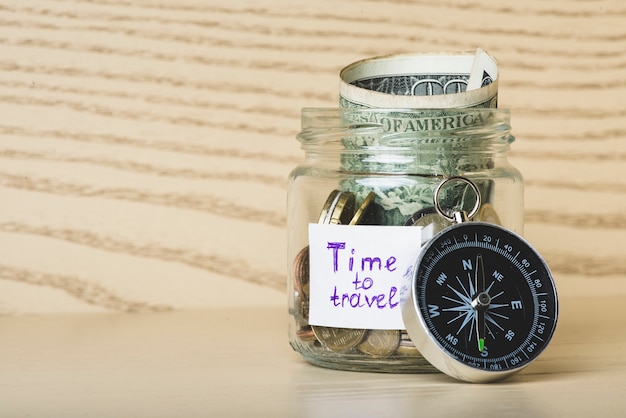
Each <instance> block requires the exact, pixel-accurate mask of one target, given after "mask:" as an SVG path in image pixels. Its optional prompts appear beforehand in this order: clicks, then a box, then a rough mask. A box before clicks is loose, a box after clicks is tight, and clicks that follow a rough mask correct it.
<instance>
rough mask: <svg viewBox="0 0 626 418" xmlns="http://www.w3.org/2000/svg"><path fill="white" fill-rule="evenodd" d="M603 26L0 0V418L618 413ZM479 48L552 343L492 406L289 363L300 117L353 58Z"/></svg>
mask: <svg viewBox="0 0 626 418" xmlns="http://www.w3.org/2000/svg"><path fill="white" fill-rule="evenodd" d="M625 22H626V3H624V2H623V1H621V0H613V1H611V0H607V1H583V0H580V1H571V0H553V1H549V2H546V1H541V0H528V1H512V0H505V1H500V2H493V1H487V0H465V1H458V2H457V1H453V0H443V1H437V2H427V1H421V0H417V1H403V0H388V1H366V0H361V1H359V0H354V1H352V0H339V1H330V0H321V1H316V2H311V1H301V0H296V1H291V0H290V1H288V0H260V1H252V0H243V1H236V2H235V1H225V0H212V1H210V2H208V1H200V0H180V1H174V0H169V1H166V0H163V1H159V0H146V1H136V2H130V1H121V0H98V1H92V0H55V1H52V0H50V1H47V0H38V1H28V2H26V1H1V2H0V115H2V116H1V117H0V341H1V343H0V415H2V416H4V415H6V414H3V412H4V411H16V413H15V414H9V415H10V416H19V413H18V412H19V411H22V412H24V414H23V415H26V412H29V411H30V412H32V414H31V415H30V416H38V415H40V416H45V411H46V410H49V411H53V412H55V413H56V412H58V414H57V415H58V416H71V415H62V414H61V413H62V412H63V411H66V410H72V411H77V409H76V408H77V407H78V406H81V405H84V406H86V407H90V408H91V409H84V410H83V412H85V411H87V412H88V413H87V412H85V413H84V414H80V416H89V415H90V414H91V415H93V416H107V415H111V416H113V415H117V416H119V415H131V413H133V412H137V414H136V416H140V415H144V416H147V415H150V416H156V415H159V413H160V411H163V413H161V415H164V416H165V415H167V414H166V413H165V412H173V411H175V410H176V408H179V410H180V411H183V412H190V413H188V414H178V415H181V416H183V415H187V416H194V414H195V415H207V414H202V413H201V412H206V411H210V410H211V409H210V408H211V405H213V403H212V402H217V404H216V405H218V406H216V407H215V408H218V409H217V410H218V411H219V412H222V413H223V414H222V415H227V414H226V412H228V409H227V406H226V404H225V403H224V402H225V399H226V398H225V397H226V396H228V397H230V398H233V397H235V396H236V401H233V403H234V404H235V405H236V409H235V410H236V411H251V410H256V409H255V408H257V407H258V408H262V409H261V410H262V411H269V410H271V406H272V405H274V404H272V402H274V401H275V402H276V407H277V408H279V407H280V408H283V409H280V411H279V413H277V414H276V416H280V415H295V414H294V413H293V409H290V408H296V410H297V411H301V410H302V411H304V412H303V413H302V414H300V415H311V416H315V415H322V412H328V410H329V409H327V408H331V407H335V406H336V407H338V408H339V407H341V408H344V407H345V408H349V407H352V406H353V407H355V408H357V409H358V408H361V409H362V410H367V411H370V410H375V411H383V412H384V411H386V410H387V409H386V408H389V410H393V411H395V412H398V415H408V414H409V413H411V412H413V409H415V408H418V407H423V408H425V409H426V410H428V411H439V409H438V408H444V410H442V412H441V414H442V415H452V414H453V412H456V411H467V409H466V408H465V403H467V405H470V406H473V407H474V408H476V409H478V410H482V409H481V408H482V407H483V406H484V405H485V404H484V402H485V401H484V399H486V398H485V396H490V395H492V394H496V395H497V397H498V398H502V399H508V400H509V401H510V402H511V403H510V405H509V406H510V408H511V409H507V408H509V406H507V404H504V403H502V404H499V406H498V407H497V408H504V409H494V411H500V410H502V411H505V410H506V411H509V412H511V411H513V412H514V411H517V410H519V408H522V409H523V410H524V411H526V412H528V415H532V416H550V417H552V416H558V414H557V413H556V411H557V409H555V408H557V407H558V408H563V409H562V411H564V412H563V413H562V414H561V415H562V416H576V415H577V414H578V415H582V413H583V412H585V413H587V415H589V414H595V415H600V416H611V415H613V416H616V415H619V414H616V413H615V412H616V411H617V409H618V408H621V409H620V410H624V406H625V404H624V400H623V396H621V395H619V393H623V392H624V386H625V379H626V378H625V374H624V334H626V332H625V331H626V326H625V325H624V322H623V320H622V319H623V318H624V317H623V314H622V313H621V312H620V310H619V309H616V308H615V307H616V306H622V305H623V303H624V301H626V257H625V256H624V255H625V252H624V245H623V242H624V239H625V238H626V234H625V231H626V221H625V220H624V216H623V213H624V212H625V211H626V199H625V196H626V165H625V164H624V162H625V160H626V142H625V141H624V139H626V124H625V120H626V99H625V97H626V25H625V24H624V23H625ZM476 47H481V48H483V49H485V50H486V51H488V52H489V53H490V54H491V55H493V56H495V57H496V58H497V59H498V61H499V67H500V84H499V88H500V89H499V106H500V107H502V108H509V109H511V112H512V125H513V132H514V134H515V136H516V138H517V141H516V142H515V143H514V144H513V150H512V152H511V162H512V163H513V164H514V165H515V166H516V167H518V168H519V169H520V170H521V171H522V173H523V174H524V177H525V184H526V208H525V214H526V228H525V236H526V238H527V239H528V240H529V241H530V242H532V243H533V244H534V245H535V246H536V247H537V248H538V249H539V251H540V252H541V253H542V254H543V255H544V256H545V258H546V259H547V261H548V263H549V264H550V266H551V268H552V270H553V272H554V274H555V279H556V282H557V286H558V289H559V294H560V298H561V302H562V303H563V306H568V308H567V310H566V311H565V313H564V314H563V316H562V318H563V319H562V320H563V323H564V325H563V326H562V328H561V329H560V331H559V338H558V339H557V341H556V343H555V348H554V349H552V348H551V349H550V351H549V352H546V353H545V358H543V359H542V360H541V361H539V362H538V363H537V365H536V366H534V365H533V366H532V367H531V368H530V369H529V370H528V372H525V373H524V374H522V375H520V377H516V378H515V380H514V381H513V383H511V384H503V385H498V386H493V387H492V389H491V390H493V391H494V392H493V393H491V392H482V391H483V389H482V387H481V386H466V385H450V383H449V381H447V380H446V379H445V378H444V377H442V376H426V377H416V376H395V375H384V376H383V375H367V374H350V373H341V372H333V371H326V370H322V369H317V368H312V367H309V366H307V365H305V364H303V363H302V361H301V360H299V358H298V357H297V356H296V355H295V354H294V353H291V352H290V349H289V347H288V344H287V337H286V330H285V327H283V326H282V323H281V325H280V326H278V325H277V324H278V323H280V321H282V320H281V318H282V317H283V316H284V319H285V321H286V315H287V313H286V295H285V288H286V284H285V279H286V268H285V266H286V264H287V261H286V251H285V248H286V245H287V243H286V231H285V218H286V215H285V201H286V197H285V193H286V178H287V176H288V174H289V172H290V170H291V169H292V168H293V167H294V166H295V165H296V164H297V163H298V162H299V161H301V159H302V157H303V153H302V151H301V150H300V149H299V144H298V142H297V141H296V140H295V135H296V133H297V132H298V130H299V128H300V120H299V115H300V109H301V108H303V107H313V106H322V107H336V106H337V104H338V85H339V78H338V77H339V76H338V74H339V71H340V69H341V68H342V67H344V66H346V65H347V64H349V63H352V62H354V61H356V60H359V59H362V58H367V57H372V56H378V55H384V54H393V53H407V52H433V51H435V52H439V51H472V50H475V49H476ZM256 311H258V315H259V318H258V319H255V315H254V314H252V313H251V312H256ZM239 312H241V314H240V313H239ZM129 313H138V314H137V315H130V314H129ZM588 313H589V314H591V316H590V317H589V318H592V319H587V317H586V315H587V314H588ZM30 314H41V316H38V315H30ZM246 315H247V316H246ZM567 315H573V316H572V317H571V318H568V317H567ZM248 317H249V318H252V319H251V320H252V323H255V322H254V321H256V320H259V321H260V320H263V321H267V322H271V325H267V328H266V327H260V328H259V329H256V328H251V327H250V323H249V322H248V321H247V319H245V318H248ZM228 318H235V319H232V320H229V319H228ZM572 318H573V319H572ZM618 319H619V320H618ZM229 321H230V322H229ZM264 324H265V322H264ZM161 326H163V329H161V328H160V327H161ZM213 326H215V327H217V331H215V330H213V329H212V327H213ZM238 327H239V328H238ZM57 331H58V333H57ZM283 331H284V332H283ZM248 333H252V335H253V338H249V335H248ZM260 334H262V335H260ZM60 336H62V337H63V339H60ZM135 336H136V337H137V339H138V340H141V341H138V342H137V344H138V345H135V343H134V341H135V339H134V337H135ZM179 337H180V341H178V340H176V338H179ZM216 338H217V339H216ZM48 340H50V341H51V344H52V345H50V349H47V348H45V347H48V345H47V344H48ZM187 343H188V344H189V346H188V345H187ZM231 348H232V350H235V351H234V352H233V353H234V354H233V357H229V354H228V353H229V352H230V350H231ZM213 351H215V353H216V354H213ZM107 359H108V360H107ZM239 359H241V361H239ZM274 370H277V372H276V373H274V372H273V371H274ZM89 376H94V380H90V378H89ZM100 378H102V379H103V380H100ZM224 379H225V380H224ZM272 385H277V387H278V389H277V391H276V392H275V393H272V392H271V390H270V389H269V388H270V387H272ZM359 388H362V391H359ZM459 391H460V392H459ZM378 392H380V393H381V395H380V396H378V395H376V396H372V395H373V394H377V393H378ZM507 393H508V395H505V394H507ZM9 395H10V396H9ZM344 395H345V396H346V397H347V398H348V399H350V401H349V402H348V403H346V404H344V403H343V400H344ZM431 395H432V396H431ZM264 396H265V397H267V398H264ZM507 396H508V398H507ZM292 397H293V399H292ZM553 397H555V398H553ZM134 399H139V401H137V402H134V401H133V400H134ZM264 399H268V400H264ZM552 399H556V400H555V403H554V404H553V403H552ZM37 400H41V403H37V402H36V401H37ZM296 401H297V403H296ZM375 401H380V402H375ZM245 402H249V403H247V404H246V403H245ZM233 403H231V405H232V404H233ZM422 403H423V404H425V406H424V405H423V404H422ZM418 404H419V405H418ZM116 405H121V407H120V409H116ZM164 405H166V407H164V408H163V409H158V408H157V407H161V406H164ZM259 405H261V406H259ZM420 405H422V406H420ZM72 408H74V409H72ZM220 408H221V409H220ZM446 408H448V409H446ZM524 408H525V409H524ZM341 411H342V414H343V413H344V412H345V414H347V410H343V409H342V410H341ZM490 411H491V410H490ZM448 412H449V413H448ZM381 414H382V412H381ZM53 415H54V414H49V415H47V416H53ZM76 415H78V414H76ZM171 415H172V414H170V416H171ZM208 415H211V414H208ZM232 415H236V414H232ZM214 416H217V415H214ZM259 416H261V415H259Z"/></svg>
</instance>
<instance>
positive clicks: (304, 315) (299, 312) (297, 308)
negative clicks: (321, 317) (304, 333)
mask: <svg viewBox="0 0 626 418" xmlns="http://www.w3.org/2000/svg"><path fill="white" fill-rule="evenodd" d="M293 317H294V319H295V320H296V323H297V324H298V325H300V326H307V325H309V299H308V298H303V297H302V296H301V295H295V301H294V312H293Z"/></svg>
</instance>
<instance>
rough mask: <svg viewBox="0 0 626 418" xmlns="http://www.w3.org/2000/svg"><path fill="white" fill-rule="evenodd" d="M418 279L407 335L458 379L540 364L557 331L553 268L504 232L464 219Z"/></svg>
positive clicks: (430, 254)
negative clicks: (538, 358)
mask: <svg viewBox="0 0 626 418" xmlns="http://www.w3.org/2000/svg"><path fill="white" fill-rule="evenodd" d="M414 274H415V277H414V281H413V284H412V289H411V299H412V300H411V303H406V304H405V306H404V307H403V315H404V320H405V325H406V327H407V331H409V334H410V336H411V338H412V339H413V340H414V342H415V344H416V346H418V348H419V349H420V351H421V352H422V354H423V355H424V357H425V358H426V359H427V360H429V361H430V362H431V363H432V364H433V365H434V366H436V367H438V368H439V369H440V370H442V371H443V372H445V373H447V374H450V375H452V376H454V377H457V378H460V379H462V380H468V381H489V380H497V379H500V378H503V377H505V376H507V375H509V374H511V373H513V372H515V371H518V370H520V369H521V368H523V367H524V366H526V365H528V364H529V363H530V362H532V361H533V360H534V359H535V358H536V357H537V356H538V355H539V354H540V353H541V351H542V350H543V349H544V348H545V347H546V346H547V345H548V343H549V341H550V339H551V337H552V335H553V333H554V329H555V327H556V322H557V315H558V307H557V295H556V289H555V287H554V282H553V280H552V277H551V274H550V272H549V270H548V267H547V266H546V264H545V262H544V261H543V259H542V258H541V256H540V255H539V254H538V253H537V252H536V251H535V250H534V249H533V248H532V247H531V246H530V245H529V244H528V243H527V242H526V241H524V240H523V239H522V238H521V237H520V236H518V235H516V234H514V233H512V232H510V231H508V230H506V229H504V228H502V227H499V226H496V225H492V224H487V223H482V222H463V223H460V224H456V225H454V226H452V227H450V228H448V229H446V230H444V231H442V232H441V233H439V234H438V235H436V236H435V237H434V238H433V239H432V240H431V241H429V242H428V244H427V245H426V246H425V247H424V249H422V252H421V255H420V257H419V259H418V263H417V265H416V269H415V273H414ZM407 305H408V306H407Z"/></svg>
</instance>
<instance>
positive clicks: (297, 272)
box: [293, 245, 310, 297]
mask: <svg viewBox="0 0 626 418" xmlns="http://www.w3.org/2000/svg"><path fill="white" fill-rule="evenodd" d="M309 260H310V259H309V246H308V245H307V246H306V247H304V248H303V249H301V250H300V252H299V253H298V254H297V255H296V258H295V259H294V261H293V285H294V288H295V289H296V291H297V292H298V294H300V295H302V296H304V297H307V296H308V294H309V272H310V264H309Z"/></svg>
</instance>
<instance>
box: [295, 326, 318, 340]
mask: <svg viewBox="0 0 626 418" xmlns="http://www.w3.org/2000/svg"><path fill="white" fill-rule="evenodd" d="M296 337H297V338H298V339H299V340H300V341H304V342H312V341H316V340H317V338H316V337H315V334H314V333H313V330H312V329H311V327H302V328H300V329H299V330H298V331H296Z"/></svg>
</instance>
